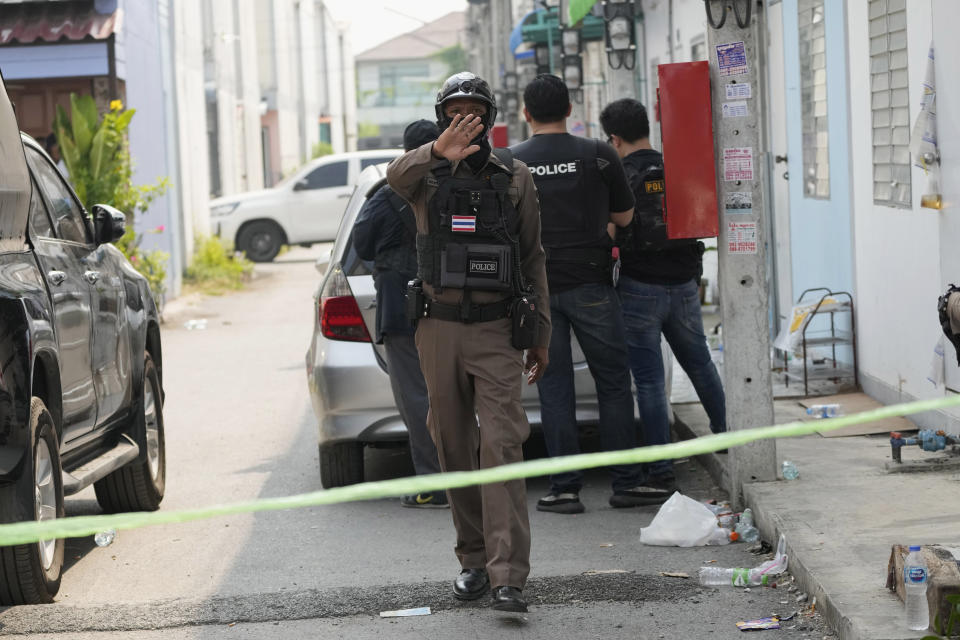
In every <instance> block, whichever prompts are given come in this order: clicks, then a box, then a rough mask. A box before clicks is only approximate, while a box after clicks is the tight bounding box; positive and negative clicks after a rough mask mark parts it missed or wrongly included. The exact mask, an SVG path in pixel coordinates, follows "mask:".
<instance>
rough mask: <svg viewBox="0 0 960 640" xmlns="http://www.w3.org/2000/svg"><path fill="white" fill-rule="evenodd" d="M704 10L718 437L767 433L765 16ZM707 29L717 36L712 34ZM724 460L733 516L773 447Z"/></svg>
mask: <svg viewBox="0 0 960 640" xmlns="http://www.w3.org/2000/svg"><path fill="white" fill-rule="evenodd" d="M704 4H705V5H706V8H707V10H711V11H712V19H709V18H708V28H707V33H708V36H707V42H708V48H709V55H710V81H711V87H712V89H711V92H712V97H713V98H712V103H713V132H714V141H715V144H714V149H715V153H716V160H717V175H718V182H719V185H718V186H719V188H718V190H717V192H718V197H719V203H718V204H719V210H720V236H719V238H718V239H717V244H718V249H719V253H720V258H719V259H720V278H719V281H720V282H719V283H720V300H721V314H722V322H723V325H722V326H723V370H724V389H725V391H726V398H727V428H728V429H730V430H739V429H749V428H753V427H761V426H766V425H770V424H773V390H772V387H771V373H770V316H769V283H768V281H767V249H768V247H767V242H766V241H767V237H768V236H767V231H768V226H769V224H770V220H769V217H770V216H769V211H768V210H767V207H766V194H767V191H766V189H765V188H764V183H765V181H766V180H767V179H768V176H767V175H765V171H764V169H765V167H766V163H765V162H764V161H763V159H764V158H765V153H766V151H765V149H766V140H765V135H764V131H763V127H764V123H765V122H766V120H765V114H766V100H765V93H764V87H763V86H762V84H761V83H762V81H763V74H762V69H761V64H762V62H763V57H764V56H765V54H766V52H765V51H764V49H763V47H764V46H765V45H764V40H763V30H764V28H765V16H764V14H763V13H762V11H763V6H762V4H761V3H757V2H753V0H746V1H745V2H743V1H742V0H720V1H719V2H718V1H716V0H707V1H706V2H705V3H704ZM751 8H753V9H754V10H753V15H752V17H751V15H750V14H751ZM735 9H738V10H739V11H736V10H735ZM724 16H725V18H726V19H725V20H724V19H723V17H724ZM711 23H712V24H711ZM721 23H722V24H721ZM716 24H721V26H720V28H713V25H716ZM728 455H729V459H728V463H727V464H728V468H727V471H728V474H729V478H730V487H729V490H730V497H731V499H732V500H733V502H734V505H735V506H736V507H739V506H740V504H741V503H742V501H743V485H744V483H749V482H755V481H769V480H775V479H776V477H777V454H776V444H775V442H774V441H773V440H761V441H758V442H754V443H751V444H748V445H744V446H740V447H733V448H731V449H730V453H729V454H728Z"/></svg>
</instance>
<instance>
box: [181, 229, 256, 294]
mask: <svg viewBox="0 0 960 640" xmlns="http://www.w3.org/2000/svg"><path fill="white" fill-rule="evenodd" d="M251 273H253V263H252V262H250V261H249V260H247V259H246V258H245V257H244V256H243V254H239V253H234V252H233V250H232V248H231V247H230V246H229V245H228V244H227V243H226V242H224V241H223V240H221V239H220V238H218V237H216V236H212V237H201V238H198V239H197V246H196V249H195V251H194V254H193V262H192V263H191V264H190V266H189V267H187V272H186V274H185V280H186V282H187V283H188V284H191V285H194V286H196V287H197V288H199V289H201V290H203V291H204V292H205V293H209V294H213V295H220V294H222V293H223V292H224V291H230V290H235V289H241V288H243V285H244V284H245V283H246V282H247V281H248V280H249V279H250V274H251Z"/></svg>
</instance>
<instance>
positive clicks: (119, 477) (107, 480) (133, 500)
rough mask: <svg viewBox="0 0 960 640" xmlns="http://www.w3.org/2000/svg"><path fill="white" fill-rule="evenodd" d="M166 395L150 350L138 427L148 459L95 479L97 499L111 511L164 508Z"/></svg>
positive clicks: (104, 508) (146, 356)
mask: <svg viewBox="0 0 960 640" xmlns="http://www.w3.org/2000/svg"><path fill="white" fill-rule="evenodd" d="M162 397H163V396H162V394H161V390H160V378H159V376H157V368H156V366H154V364H153V360H152V359H151V358H150V354H144V363H143V403H142V405H141V412H140V415H139V416H137V419H138V420H140V421H141V424H140V425H137V426H138V429H137V431H138V432H139V433H144V434H145V435H146V438H145V440H146V449H147V451H146V460H140V459H139V458H138V459H137V460H134V461H133V462H131V463H130V464H128V465H126V466H124V467H121V468H120V469H117V470H116V471H114V472H113V473H111V474H110V475H108V476H106V477H104V478H103V479H101V480H98V481H97V482H95V483H94V485H93V488H94V490H95V491H96V494H97V502H99V503H100V506H101V507H102V508H103V510H104V511H106V512H107V513H120V512H127V511H156V510H157V509H159V508H160V501H161V500H163V491H164V488H165V487H166V478H167V471H166V461H167V457H166V452H165V447H164V437H163V401H162ZM137 444H139V445H140V446H143V445H144V443H141V442H138V443H137Z"/></svg>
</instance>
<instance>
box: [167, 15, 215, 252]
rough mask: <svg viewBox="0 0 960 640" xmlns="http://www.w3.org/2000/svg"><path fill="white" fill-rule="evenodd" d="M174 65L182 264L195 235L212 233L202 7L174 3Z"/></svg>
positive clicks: (190, 248)
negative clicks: (181, 215)
mask: <svg viewBox="0 0 960 640" xmlns="http://www.w3.org/2000/svg"><path fill="white" fill-rule="evenodd" d="M172 6H173V12H172V13H173V24H172V27H171V28H172V29H173V30H174V33H173V44H174V48H173V57H174V60H173V64H174V78H175V82H176V108H177V122H178V130H177V140H178V150H179V156H180V173H179V175H178V176H177V178H176V180H177V182H178V185H179V189H180V202H181V207H182V211H183V229H184V231H183V251H184V259H185V263H186V264H189V261H190V258H191V257H192V256H193V250H194V240H195V236H196V235H209V234H210V212H209V209H208V207H207V202H208V201H209V199H210V163H209V154H208V146H207V110H206V104H205V98H204V90H203V28H202V11H201V10H200V4H199V3H198V2H195V0H173V5H172Z"/></svg>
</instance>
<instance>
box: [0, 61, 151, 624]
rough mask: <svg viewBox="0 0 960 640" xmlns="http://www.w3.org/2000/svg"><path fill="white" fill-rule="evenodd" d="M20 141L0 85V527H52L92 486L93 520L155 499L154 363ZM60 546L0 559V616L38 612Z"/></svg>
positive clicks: (118, 226)
mask: <svg viewBox="0 0 960 640" xmlns="http://www.w3.org/2000/svg"><path fill="white" fill-rule="evenodd" d="M124 225H125V217H124V215H123V214H122V213H121V212H119V211H117V210H116V209H113V208H112V207H108V206H103V205H97V206H95V207H93V216H92V218H91V216H89V215H88V214H87V212H86V211H85V210H84V209H83V207H82V206H81V205H80V203H79V201H78V200H77V197H76V195H75V194H74V193H73V190H72V189H71V188H70V187H69V185H68V184H67V183H66V182H65V181H64V179H63V177H62V176H61V175H60V172H59V171H57V168H56V167H55V166H54V164H53V162H52V161H51V160H50V158H49V157H48V156H47V154H46V153H44V151H43V149H42V148H41V147H40V146H39V145H38V144H37V143H36V142H34V140H33V139H32V138H30V137H29V136H26V135H24V134H21V133H20V131H19V129H18V127H17V123H16V118H15V116H14V112H13V109H12V107H11V104H10V100H9V98H8V97H7V93H6V89H5V88H4V86H3V80H2V78H0V523H9V522H21V521H27V520H41V521H43V520H51V519H53V518H60V517H63V516H64V507H63V497H64V496H65V495H71V494H74V493H77V492H78V491H80V490H81V489H83V488H85V487H87V486H89V485H90V484H93V485H94V488H95V490H96V494H97V501H98V502H99V503H100V506H101V507H102V508H103V509H104V511H107V512H119V511H153V510H156V509H157V508H159V506H160V501H161V500H162V499H163V491H164V484H165V477H166V472H165V456H164V437H163V411H162V406H163V387H162V386H161V380H162V369H163V368H162V359H161V355H160V325H159V319H158V314H157V308H156V305H155V304H154V300H153V297H152V296H151V295H150V289H149V287H148V285H147V282H146V280H145V279H144V278H143V276H141V275H140V274H139V273H137V271H136V270H135V269H134V268H133V267H132V266H131V265H130V263H129V262H128V261H127V259H126V257H124V255H123V254H122V253H121V252H120V251H119V250H118V249H117V248H116V247H114V246H113V245H112V244H110V243H111V242H113V241H115V240H117V239H118V238H119V237H120V236H121V235H123V231H124ZM63 547H64V545H63V540H49V541H45V542H39V543H35V544H25V545H18V546H13V547H0V604H3V605H14V604H32V603H43V602H52V601H53V597H54V596H55V595H56V593H57V590H58V589H59V587H60V574H61V571H62V568H63Z"/></svg>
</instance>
